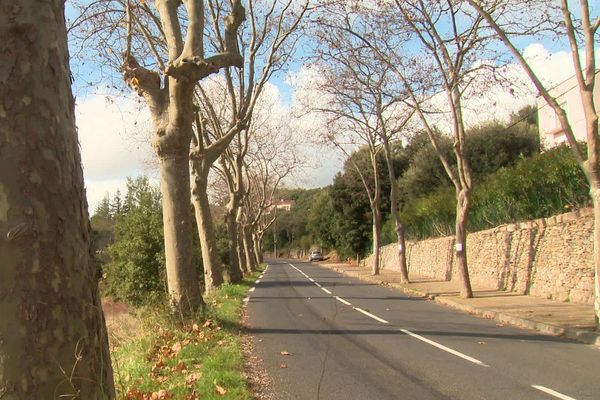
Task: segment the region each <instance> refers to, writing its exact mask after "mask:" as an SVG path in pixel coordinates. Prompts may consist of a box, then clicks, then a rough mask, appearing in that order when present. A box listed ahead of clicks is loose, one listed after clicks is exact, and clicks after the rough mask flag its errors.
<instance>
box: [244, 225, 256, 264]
mask: <svg viewBox="0 0 600 400" xmlns="http://www.w3.org/2000/svg"><path fill="white" fill-rule="evenodd" d="M242 231H243V232H244V253H245V254H246V266H247V269H248V272H249V273H252V272H254V271H256V261H255V258H254V247H253V245H252V233H251V232H250V227H248V226H244V227H243V230H242Z"/></svg>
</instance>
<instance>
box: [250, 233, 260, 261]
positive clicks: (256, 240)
mask: <svg viewBox="0 0 600 400" xmlns="http://www.w3.org/2000/svg"><path fill="white" fill-rule="evenodd" d="M252 246H254V257H256V265H260V264H262V263H263V254H262V245H261V244H260V239H259V238H258V237H257V236H255V235H252Z"/></svg>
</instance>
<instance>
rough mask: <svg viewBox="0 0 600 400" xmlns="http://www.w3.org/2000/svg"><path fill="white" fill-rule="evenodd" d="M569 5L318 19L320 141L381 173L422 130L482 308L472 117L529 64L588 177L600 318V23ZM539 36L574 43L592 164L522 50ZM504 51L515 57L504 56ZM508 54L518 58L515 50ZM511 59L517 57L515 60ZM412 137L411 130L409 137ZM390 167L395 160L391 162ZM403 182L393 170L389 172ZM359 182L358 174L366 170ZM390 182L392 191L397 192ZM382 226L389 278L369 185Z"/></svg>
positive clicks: (336, 10) (366, 8)
mask: <svg viewBox="0 0 600 400" xmlns="http://www.w3.org/2000/svg"><path fill="white" fill-rule="evenodd" d="M572 6H573V4H572V3H571V2H568V1H566V0H562V1H561V2H560V4H557V3H555V2H553V1H549V0H526V1H518V2H513V1H505V0H466V1H454V0H447V1H446V0H444V1H433V0H402V1H400V0H393V1H385V2H358V1H353V2H345V1H344V2H342V1H336V0H331V1H328V2H327V5H326V7H325V9H324V10H322V12H320V13H318V14H317V17H316V18H315V19H314V20H313V22H314V23H313V35H314V37H315V38H316V40H317V43H318V45H317V46H316V52H315V55H314V57H313V63H314V64H315V68H317V69H318V70H319V79H315V80H314V84H313V86H314V88H313V89H316V90H317V91H318V92H320V93H323V94H324V96H323V97H320V99H321V101H320V102H310V103H309V104H306V105H304V106H305V108H306V109H307V110H308V112H312V113H319V114H322V115H325V116H326V117H325V119H326V123H325V126H326V128H325V129H324V130H323V133H322V139H323V140H324V141H326V142H329V143H331V144H333V145H334V146H335V147H337V148H339V149H342V151H347V145H349V144H351V145H356V144H361V145H366V146H367V147H368V149H369V152H370V155H371V159H372V163H371V164H372V167H373V171H372V172H373V174H374V176H375V177H377V164H376V163H375V159H376V157H377V154H378V153H380V152H382V151H386V156H387V155H388V153H387V149H388V147H389V142H390V141H391V140H403V139H404V140H406V138H407V136H408V135H410V134H411V131H413V129H414V128H417V129H421V130H424V131H425V132H426V133H427V134H428V136H429V139H430V140H431V143H432V145H433V147H434V148H435V150H436V151H437V153H438V156H439V159H440V162H441V164H442V165H443V167H444V170H445V171H446V173H447V175H448V178H449V179H450V181H451V182H452V183H453V185H454V187H455V192H456V221H455V260H456V265H457V271H458V278H459V280H460V283H461V290H460V291H461V296H463V297H472V295H473V293H472V289H471V283H470V279H469V271H468V263H467V229H466V227H467V222H468V216H469V209H470V203H471V194H472V192H473V185H474V182H473V178H472V173H471V167H470V165H469V163H468V161H467V159H466V157H465V131H466V122H465V113H469V112H476V110H475V111H474V110H470V109H467V108H466V107H465V105H464V104H465V103H466V102H467V101H468V100H470V98H471V97H472V96H473V95H479V94H480V93H481V92H482V91H485V90H486V85H490V84H497V83H498V81H502V80H505V83H508V84H513V82H510V81H508V80H507V79H508V78H506V77H504V76H503V72H505V71H506V70H507V68H506V67H507V66H508V65H509V64H513V63H515V60H516V62H517V63H518V64H520V65H521V66H522V68H523V70H524V71H525V73H526V75H527V77H528V78H529V79H530V80H531V83H532V85H531V86H533V88H534V90H535V91H536V92H537V93H538V95H540V96H541V97H543V99H544V100H545V101H546V102H547V103H548V104H549V105H550V106H551V107H552V108H553V109H554V111H555V113H556V115H557V116H558V120H559V121H560V124H561V127H562V131H563V133H564V134H565V136H566V139H567V141H568V143H569V145H570V146H571V148H572V150H573V153H574V155H575V157H576V159H577V160H578V161H579V164H580V166H581V168H582V169H583V171H584V173H585V175H586V177H587V179H588V183H589V184H590V189H591V192H590V195H591V198H592V202H593V204H594V215H595V229H594V240H593V242H594V258H595V268H596V283H595V286H594V287H595V293H596V302H595V309H596V314H597V316H600V302H599V301H600V300H599V298H600V297H599V296H600V282H599V279H598V276H599V274H600V194H599V193H600V175H599V160H598V114H597V110H596V104H595V103H594V97H593V90H594V86H595V83H596V82H595V81H596V76H597V75H598V73H597V70H596V65H595V45H596V44H597V41H598V36H597V33H598V29H599V27H600V17H599V16H596V17H594V16H592V15H590V14H591V12H592V8H591V7H590V5H589V4H588V2H587V1H586V0H581V1H579V9H578V10H577V11H576V12H574V11H572V10H571V9H570V7H572ZM540 37H545V38H549V37H550V38H553V39H557V40H566V42H567V43H568V46H569V48H570V49H571V55H572V59H573V67H574V71H575V76H576V80H577V87H578V88H579V92H580V94H581V96H580V97H581V103H582V106H583V110H584V113H585V120H586V132H587V153H586V150H585V149H584V147H583V146H582V145H581V144H580V143H578V142H577V140H576V138H575V135H574V133H573V129H572V125H571V124H572V123H573V122H574V121H570V120H569V117H568V115H567V114H566V111H565V110H564V108H563V107H562V106H561V103H560V101H559V100H557V96H558V95H560V93H552V91H551V90H549V89H550V87H549V86H548V85H549V84H551V83H548V82H544V81H543V79H540V77H539V76H538V75H536V72H535V71H534V69H533V68H532V67H531V65H530V64H529V62H528V60H527V59H526V58H525V57H524V56H523V52H522V51H521V50H519V48H518V47H517V45H516V43H517V42H518V41H521V42H520V43H523V42H525V43H526V42H527V41H528V40H529V41H530V40H535V39H537V38H540ZM502 45H504V46H505V48H502ZM507 50H508V51H507ZM507 54H509V55H510V56H507ZM411 127H412V128H413V129H410V128H411ZM438 132H442V133H446V134H449V135H451V137H453V153H454V154H453V155H454V157H453V158H454V159H450V158H449V157H448V156H446V155H445V154H444V152H442V151H441V149H440V146H439V143H438V139H437V138H438V135H437V133H438ZM388 158H389V157H388ZM389 170H390V174H393V168H389ZM359 173H360V171H359ZM393 178H394V177H393V175H390V179H391V181H392V182H395V180H394V179H393ZM363 183H365V189H366V191H367V193H368V196H369V199H370V203H371V210H372V215H373V252H374V260H375V261H374V266H373V273H374V274H377V273H378V269H379V258H378V253H379V250H378V233H379V229H380V227H379V226H380V221H379V218H378V215H379V209H378V207H379V204H378V202H379V194H380V193H379V191H380V189H379V188H380V185H379V184H378V179H377V178H375V181H374V182H366V181H365V179H364V178H363ZM391 190H392V192H391V195H390V197H391V198H392V210H391V211H392V215H393V216H394V218H395V223H396V232H397V236H398V255H399V257H398V267H399V269H400V271H402V276H403V280H405V281H408V274H407V272H406V260H405V257H404V251H403V250H404V248H405V246H404V235H403V226H402V222H401V221H399V219H398V215H397V209H395V206H396V204H395V201H394V200H393V199H394V198H395V197H396V196H395V191H396V190H397V188H396V187H395V185H394V184H392V189H391Z"/></svg>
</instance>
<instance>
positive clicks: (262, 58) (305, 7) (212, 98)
mask: <svg viewBox="0 0 600 400" xmlns="http://www.w3.org/2000/svg"><path fill="white" fill-rule="evenodd" d="M209 5H210V9H211V15H212V20H213V21H217V20H218V18H217V17H218V15H219V10H220V4H219V2H217V1H212V0H211V1H209ZM247 9H248V12H247V14H248V16H247V18H248V22H247V23H246V24H245V26H244V29H243V30H242V33H241V35H240V38H239V48H240V50H241V55H242V58H243V68H241V69H235V70H233V69H226V70H225V74H224V79H223V80H222V81H220V82H211V85H210V86H211V87H212V89H209V88H208V85H205V86H206V87H201V88H200V89H199V95H198V104H199V106H200V109H201V113H202V115H201V117H200V118H201V119H202V121H203V124H204V125H205V126H206V127H207V130H206V133H208V134H209V135H210V138H207V140H210V141H211V142H219V143H221V144H220V148H218V149H215V151H212V150H209V149H208V148H206V147H205V148H203V149H202V148H201V146H202V144H203V143H202V137H201V136H198V138H197V140H195V143H196V144H197V145H198V146H196V148H195V150H194V152H193V154H194V156H193V157H192V164H193V169H192V170H193V177H194V181H195V189H194V205H195V208H196V214H197V219H198V221H203V222H202V223H200V222H199V223H198V226H199V229H200V232H199V233H200V236H201V241H202V248H203V259H206V260H210V264H211V265H212V264H214V263H216V262H215V261H213V260H212V254H215V252H212V251H205V250H204V249H205V248H206V249H211V248H214V246H215V244H214V235H212V234H211V232H212V231H213V228H212V216H211V215H210V208H209V207H208V196H207V195H206V185H207V182H208V174H209V171H210V167H211V166H212V165H213V164H214V162H215V161H216V160H217V159H218V158H219V157H221V159H222V163H221V164H222V166H223V168H224V174H223V177H225V178H226V182H227V187H228V189H229V200H228V201H227V204H226V213H225V222H226V226H227V232H228V238H229V249H230V262H231V265H230V276H231V280H232V281H234V282H237V281H239V280H240V279H241V277H242V275H241V272H242V270H243V269H244V268H242V267H243V262H245V261H244V260H246V257H245V256H243V257H239V254H243V252H240V246H241V245H242V244H243V242H242V241H240V239H241V236H240V234H239V226H238V225H239V224H240V223H241V220H240V218H241V216H242V214H241V205H242V199H243V197H244V195H245V192H246V190H247V189H246V188H245V186H244V173H243V165H244V160H245V158H246V155H247V153H248V145H249V143H250V141H251V135H252V130H251V129H250V128H249V126H250V125H251V123H252V119H253V114H254V112H255V109H256V107H257V103H259V100H260V98H261V96H262V95H263V92H264V91H265V87H267V86H268V82H269V80H270V79H271V78H272V77H273V76H274V75H275V74H277V73H278V72H280V71H282V70H283V69H284V68H286V66H287V65H288V64H289V61H290V58H291V56H292V55H293V52H294V49H295V47H296V44H297V42H298V39H299V33H300V32H299V29H300V27H301V22H302V20H303V18H304V17H305V15H306V13H307V12H309V11H310V4H309V2H308V1H303V2H296V1H293V0H270V1H266V2H259V1H253V0H250V1H249V2H248V4H247ZM213 32H214V34H213V35H211V36H210V39H209V43H210V44H211V46H212V47H213V48H214V49H215V50H216V51H221V50H222V49H224V48H225V47H226V42H225V37H224V36H223V35H222V34H221V32H220V29H219V27H218V25H215V27H214V29H213ZM238 121H241V122H242V123H241V124H240V123H238ZM224 145H227V146H229V147H228V148H227V146H224ZM265 145H266V146H269V144H268V143H265ZM199 149H201V151H199ZM199 156H200V157H199ZM250 248H251V247H250ZM205 253H207V254H205ZM248 259H249V260H251V258H248ZM205 268H206V267H205ZM216 268H217V267H216V266H215V267H212V266H210V267H209V268H206V270H210V269H216ZM212 275H213V276H212V277H210V280H211V281H214V280H215V279H217V278H218V274H215V273H213V274H212ZM207 286H208V284H207Z"/></svg>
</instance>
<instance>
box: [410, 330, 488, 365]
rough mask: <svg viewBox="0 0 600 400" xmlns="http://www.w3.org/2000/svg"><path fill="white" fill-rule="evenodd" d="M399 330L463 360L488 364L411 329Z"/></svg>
mask: <svg viewBox="0 0 600 400" xmlns="http://www.w3.org/2000/svg"><path fill="white" fill-rule="evenodd" d="M399 331H400V332H402V333H405V334H407V335H409V336H412V337H414V338H415V339H419V340H420V341H422V342H425V343H427V344H430V345H432V346H434V347H437V348H438V349H440V350H444V351H446V352H448V353H450V354H454V355H455V356H457V357H460V358H462V359H464V360H467V361H470V362H472V363H474V364H477V365H480V366H482V367H489V365H487V364H484V363H482V362H481V361H479V360H478V359H476V358H473V357H470V356H468V355H466V354H463V353H461V352H459V351H456V350H453V349H451V348H450V347H446V346H444V345H443V344H439V343H437V342H434V341H433V340H430V339H427V338H426V337H423V336H421V335H417V334H416V333H413V332H411V331H409V330H407V329H399Z"/></svg>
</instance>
